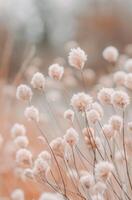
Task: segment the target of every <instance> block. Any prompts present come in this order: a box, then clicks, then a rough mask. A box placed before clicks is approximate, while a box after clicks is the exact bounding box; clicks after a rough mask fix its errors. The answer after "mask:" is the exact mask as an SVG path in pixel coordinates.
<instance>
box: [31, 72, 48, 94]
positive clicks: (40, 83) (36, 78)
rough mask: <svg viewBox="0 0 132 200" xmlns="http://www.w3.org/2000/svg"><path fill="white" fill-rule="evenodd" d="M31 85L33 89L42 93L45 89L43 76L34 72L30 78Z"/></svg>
mask: <svg viewBox="0 0 132 200" xmlns="http://www.w3.org/2000/svg"><path fill="white" fill-rule="evenodd" d="M31 85H32V86H33V88H35V89H38V90H42V91H43V90H44V89H45V77H44V75H43V74H42V73H40V72H36V73H35V74H34V75H33V77H32V80H31Z"/></svg>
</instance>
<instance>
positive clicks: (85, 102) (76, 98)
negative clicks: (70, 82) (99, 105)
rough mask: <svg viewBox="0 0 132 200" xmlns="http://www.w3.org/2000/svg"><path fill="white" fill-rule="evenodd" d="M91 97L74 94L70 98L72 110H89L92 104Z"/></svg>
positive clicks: (83, 94)
mask: <svg viewBox="0 0 132 200" xmlns="http://www.w3.org/2000/svg"><path fill="white" fill-rule="evenodd" d="M92 101H93V99H92V97H91V96H90V95H88V94H86V93H84V92H81V93H77V94H74V95H73V96H72V98H71V105H72V106H73V108H74V109H77V110H78V111H80V112H84V111H85V110H86V109H89V108H90V107H91V104H92Z"/></svg>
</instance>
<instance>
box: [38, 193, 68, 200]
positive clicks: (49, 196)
mask: <svg viewBox="0 0 132 200" xmlns="http://www.w3.org/2000/svg"><path fill="white" fill-rule="evenodd" d="M39 200H64V198H63V197H62V196H61V195H59V194H57V193H47V192H44V193H43V194H42V195H41V196H40V198H39Z"/></svg>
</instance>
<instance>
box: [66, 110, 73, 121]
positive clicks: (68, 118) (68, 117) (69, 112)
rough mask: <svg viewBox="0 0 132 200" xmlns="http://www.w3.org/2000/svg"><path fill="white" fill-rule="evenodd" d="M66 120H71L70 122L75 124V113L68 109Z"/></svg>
mask: <svg viewBox="0 0 132 200" xmlns="http://www.w3.org/2000/svg"><path fill="white" fill-rule="evenodd" d="M64 119H67V120H69V121H70V122H73V120H74V111H73V110H71V109H68V110H66V111H65V112H64Z"/></svg>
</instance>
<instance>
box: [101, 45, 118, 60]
mask: <svg viewBox="0 0 132 200" xmlns="http://www.w3.org/2000/svg"><path fill="white" fill-rule="evenodd" d="M118 57H119V52H118V50H117V48H115V47H114V46H108V47H106V48H105V49H104V51H103V58H104V59H105V60H107V61H108V62H111V63H114V62H116V61H117V59H118Z"/></svg>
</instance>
